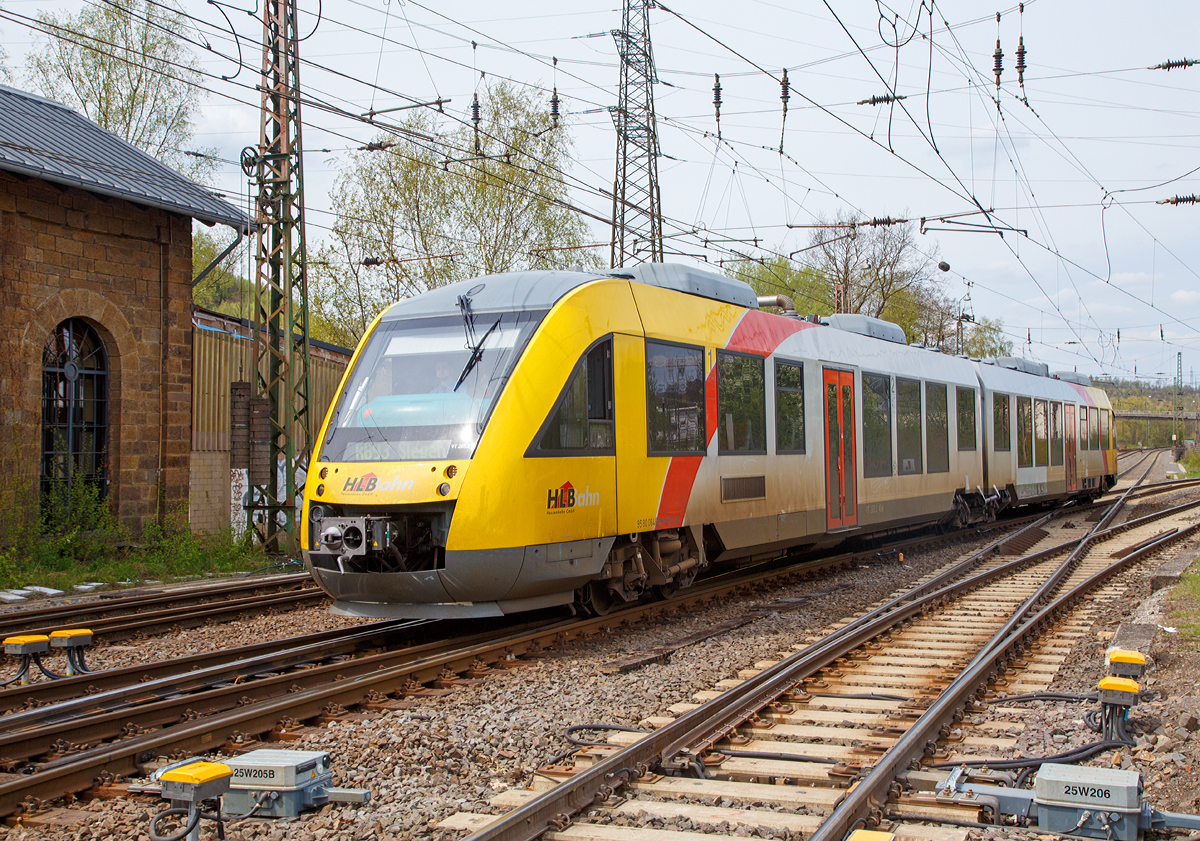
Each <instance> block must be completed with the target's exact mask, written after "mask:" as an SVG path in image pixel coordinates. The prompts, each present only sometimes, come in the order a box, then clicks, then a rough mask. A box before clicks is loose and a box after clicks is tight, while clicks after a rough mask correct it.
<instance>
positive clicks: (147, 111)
mask: <svg viewBox="0 0 1200 841" xmlns="http://www.w3.org/2000/svg"><path fill="white" fill-rule="evenodd" d="M38 20H40V21H41V23H42V33H41V34H40V35H39V36H38V38H37V41H38V44H37V47H36V48H35V49H34V50H33V52H31V53H30V54H29V56H28V58H27V60H26V66H25V69H26V73H27V75H28V76H29V79H30V81H31V82H32V84H33V85H34V86H35V87H36V88H37V89H38V90H39V91H40V92H41V93H42V94H44V95H45V96H47V97H49V98H51V99H56V100H58V101H60V102H62V103H64V104H66V105H69V106H70V107H72V108H75V109H77V110H79V111H82V112H83V113H84V114H85V115H86V116H87V117H88V118H89V119H92V120H94V121H95V122H97V123H99V124H100V125H101V126H103V127H104V128H106V129H108V130H109V131H111V132H112V133H113V134H115V135H117V136H118V137H121V138H124V139H125V140H128V141H129V142H130V143H132V144H133V145H134V146H137V147H138V148H139V149H142V150H143V151H145V152H147V153H149V154H151V155H153V156H154V157H156V158H158V159H159V160H161V161H162V162H163V163H165V164H167V165H168V166H170V167H172V168H174V169H175V170H177V171H179V172H181V173H183V174H184V175H187V176H189V177H192V178H198V177H201V176H203V175H204V174H206V173H207V172H209V171H210V170H211V168H212V164H211V162H210V161H208V160H207V159H205V158H198V157H194V156H187V155H184V153H183V150H184V147H185V146H187V145H188V143H189V142H190V141H191V139H192V135H193V132H194V125H195V117H196V111H197V108H198V107H199V105H200V96H199V94H198V93H197V90H198V89H197V88H196V87H195V85H194V84H192V83H194V82H197V81H198V80H199V78H200V74H199V73H198V65H197V64H196V59H195V57H194V56H193V55H192V53H191V52H190V50H189V49H188V48H187V46H186V45H185V44H184V42H183V41H181V40H180V39H179V38H178V37H177V36H176V35H175V34H174V33H175V32H178V31H180V30H181V29H182V27H183V25H184V19H183V16H182V15H180V14H178V13H176V12H174V11H172V10H170V9H169V8H166V7H164V6H163V5H161V4H160V3H156V2H153V0H115V1H114V2H106V3H98V4H95V5H86V6H84V8H83V9H82V10H81V11H80V12H79V14H76V15H72V14H68V13H63V14H55V13H53V12H39V13H38ZM201 151H205V152H207V151H211V150H201Z"/></svg>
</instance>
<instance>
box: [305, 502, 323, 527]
mask: <svg viewBox="0 0 1200 841" xmlns="http://www.w3.org/2000/svg"><path fill="white" fill-rule="evenodd" d="M308 518H309V519H310V520H312V521H313V522H314V523H319V522H321V521H322V520H324V519H325V506H323V505H314V506H313V507H312V508H310V509H308Z"/></svg>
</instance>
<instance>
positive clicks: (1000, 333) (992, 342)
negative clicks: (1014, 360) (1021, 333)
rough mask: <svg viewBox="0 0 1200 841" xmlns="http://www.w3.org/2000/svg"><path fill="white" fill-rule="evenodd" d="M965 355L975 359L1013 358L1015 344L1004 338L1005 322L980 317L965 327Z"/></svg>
mask: <svg viewBox="0 0 1200 841" xmlns="http://www.w3.org/2000/svg"><path fill="white" fill-rule="evenodd" d="M963 353H965V354H966V355H967V356H970V357H972V358H973V359H994V358H995V357H997V356H1012V353H1013V343H1012V341H1010V340H1009V339H1006V338H1005V337H1004V322H1003V321H1001V320H1000V319H999V318H988V317H987V316H980V317H979V318H977V319H975V321H974V322H973V323H971V324H970V325H964V335H963Z"/></svg>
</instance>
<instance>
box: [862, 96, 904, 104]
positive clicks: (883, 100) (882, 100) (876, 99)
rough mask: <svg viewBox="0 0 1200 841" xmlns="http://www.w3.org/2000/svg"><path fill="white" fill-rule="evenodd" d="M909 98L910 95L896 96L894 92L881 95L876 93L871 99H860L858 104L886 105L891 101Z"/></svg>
mask: <svg viewBox="0 0 1200 841" xmlns="http://www.w3.org/2000/svg"><path fill="white" fill-rule="evenodd" d="M907 98H908V97H906V96H894V95H893V94H890V93H885V94H883V95H882V96H880V95H879V94H876V95H875V96H872V97H871V98H870V99H860V100H859V101H858V104H859V105H886V104H887V103H889V102H899V101H900V100H902V99H907Z"/></svg>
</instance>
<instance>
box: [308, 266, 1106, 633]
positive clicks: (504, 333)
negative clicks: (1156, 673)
mask: <svg viewBox="0 0 1200 841" xmlns="http://www.w3.org/2000/svg"><path fill="white" fill-rule="evenodd" d="M761 303H762V304H763V305H764V306H765V305H767V304H772V305H775V304H779V305H782V306H783V307H784V309H785V312H784V314H783V315H778V314H773V313H768V312H766V311H763V310H760V309H759V306H760V299H758V298H757V297H756V296H755V293H754V291H753V290H752V289H751V288H750V287H749V286H748V285H746V284H744V283H741V282H738V281H734V280H730V279H728V278H726V277H724V276H722V275H718V274H714V273H711V272H706V271H702V270H699V269H693V268H689V267H685V266H681V265H671V264H657V265H642V266H638V267H635V268H632V269H620V270H614V271H612V272H609V273H603V274H595V273H586V272H524V273H513V274H503V275H495V276H491V277H483V278H479V279H476V280H472V281H466V282H463V283H458V284H454V285H452V286H447V287H444V288H441V289H436V290H433V291H431V292H427V293H425V294H423V295H419V296H417V297H414V298H410V299H406V300H403V301H400V302H398V303H396V304H394V305H392V306H391V307H389V308H387V309H386V310H385V311H384V312H383V313H381V314H380V315H379V316H378V318H376V320H375V321H374V323H373V324H372V325H371V327H370V329H369V330H368V331H367V333H366V335H365V336H364V338H363V340H362V342H361V343H360V344H359V347H358V349H357V350H356V351H355V353H354V358H353V359H352V361H351V364H350V366H349V367H348V369H347V373H346V375H345V377H344V379H343V381H342V384H341V387H340V389H339V392H338V397H337V399H336V401H335V403H334V405H333V406H332V408H331V409H330V412H329V415H328V417H327V418H326V419H325V423H324V426H323V427H322V429H321V433H320V437H319V438H318V441H317V446H316V447H315V450H314V454H313V461H312V466H311V469H310V470H309V474H308V478H307V482H306V487H305V499H304V518H303V522H304V526H303V531H302V540H303V541H304V546H305V547H306V548H305V552H304V556H305V560H306V562H307V564H308V567H309V569H310V570H311V572H312V574H313V576H314V577H315V579H316V580H317V582H318V583H319V584H320V585H321V587H322V588H324V589H325V591H326V592H328V593H329V594H330V595H331V596H332V597H333V598H334V599H335V602H334V607H333V610H334V611H335V612H337V613H342V614H347V615H355V616H375V617H462V618H470V617H481V616H499V615H502V614H507V613H515V612H519V611H526V610H533V609H538V608H545V607H551V606H554V605H563V604H571V603H575V604H576V605H578V606H580V607H582V608H585V609H588V610H591V611H594V612H598V613H603V612H605V611H607V610H608V609H610V608H611V607H612V606H613V605H614V604H622V603H624V602H628V601H631V600H635V599H638V598H641V597H643V596H645V595H648V594H651V593H655V594H657V595H659V596H669V595H670V594H671V593H673V592H674V591H676V590H678V589H679V588H682V587H686V586H688V585H689V584H691V583H692V581H693V580H694V579H695V577H696V575H697V574H698V573H700V572H701V571H702V570H704V569H706V568H708V567H709V566H711V565H713V564H720V563H722V562H727V561H731V560H739V559H749V558H761V557H771V556H774V555H777V554H779V553H780V552H781V551H782V550H784V549H787V548H790V547H800V546H816V545H830V544H833V543H836V542H838V541H841V540H844V539H846V538H847V537H851V536H858V535H867V534H872V533H879V532H884V531H889V530H894V529H900V528H908V527H913V526H917V525H922V524H933V523H940V524H945V525H961V524H966V523H973V522H981V521H985V520H988V519H991V518H993V517H994V516H995V515H996V513H997V512H998V511H1000V510H1001V509H1003V508H1005V507H1008V506H1013V505H1027V504H1031V503H1045V502H1052V501H1059V500H1064V499H1067V498H1070V497H1096V496H1099V495H1100V494H1102V493H1103V492H1104V491H1106V490H1107V489H1108V488H1110V487H1111V486H1112V485H1113V484H1115V482H1116V463H1117V454H1116V449H1115V445H1114V441H1113V423H1112V411H1111V406H1110V404H1109V401H1108V398H1107V396H1106V395H1105V393H1104V392H1103V391H1102V390H1100V389H1098V388H1093V387H1091V385H1090V383H1089V381H1088V380H1087V379H1086V378H1084V377H1081V376H1079V375H1075V374H1058V375H1055V376H1051V375H1049V372H1048V371H1047V370H1046V368H1045V366H1039V365H1037V364H1034V363H1030V362H1028V361H1026V360H1021V359H1001V360H996V361H994V362H979V361H976V360H969V359H966V358H962V357H954V356H949V355H946V354H943V353H940V352H937V351H933V350H927V349H924V348H920V347H915V346H909V345H907V344H906V343H905V339H904V333H903V331H901V330H900V328H899V327H897V326H896V325H894V324H889V323H887V322H884V321H880V320H878V319H872V318H867V317H864V316H858V315H834V316H829V317H828V318H825V319H818V318H816V317H815V316H809V317H808V318H801V317H799V316H798V315H797V314H796V313H795V312H793V311H791V310H792V308H791V306H790V302H789V301H787V299H785V298H779V299H775V298H771V299H762V301H761Z"/></svg>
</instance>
